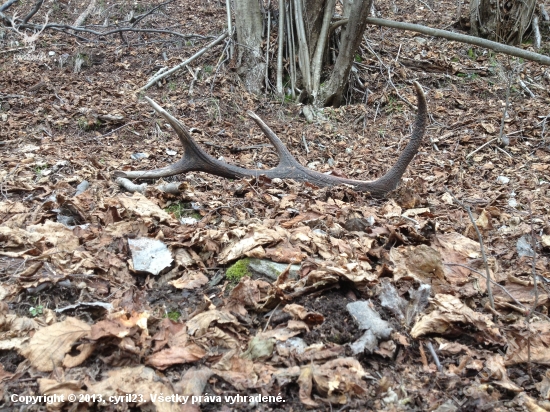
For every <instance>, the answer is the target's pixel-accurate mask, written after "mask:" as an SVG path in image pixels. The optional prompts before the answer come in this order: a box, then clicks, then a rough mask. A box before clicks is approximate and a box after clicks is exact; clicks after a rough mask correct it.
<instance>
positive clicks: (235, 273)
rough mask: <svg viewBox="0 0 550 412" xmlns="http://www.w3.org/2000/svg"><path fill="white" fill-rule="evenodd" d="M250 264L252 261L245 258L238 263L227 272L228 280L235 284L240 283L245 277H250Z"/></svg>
mask: <svg viewBox="0 0 550 412" xmlns="http://www.w3.org/2000/svg"><path fill="white" fill-rule="evenodd" d="M249 264H250V259H249V258H245V259H241V260H238V261H236V262H235V263H234V264H233V265H232V266H230V267H229V269H227V271H226V272H225V276H226V278H227V279H228V280H229V281H231V282H233V283H239V281H240V280H241V279H242V278H243V277H244V276H250V272H249V270H248V265H249Z"/></svg>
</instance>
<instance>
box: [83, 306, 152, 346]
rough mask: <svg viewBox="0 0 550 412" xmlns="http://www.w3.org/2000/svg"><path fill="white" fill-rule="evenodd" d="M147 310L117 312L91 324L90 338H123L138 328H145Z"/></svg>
mask: <svg viewBox="0 0 550 412" xmlns="http://www.w3.org/2000/svg"><path fill="white" fill-rule="evenodd" d="M148 318H149V313H148V312H141V313H133V314H131V315H128V314H126V313H125V312H117V313H113V314H110V315H109V318H108V319H105V320H102V321H99V322H97V323H96V324H94V325H92V327H91V331H90V339H92V340H99V339H101V338H105V337H115V338H124V337H126V336H129V335H132V334H134V333H135V332H136V331H137V330H138V329H141V330H147V319H148Z"/></svg>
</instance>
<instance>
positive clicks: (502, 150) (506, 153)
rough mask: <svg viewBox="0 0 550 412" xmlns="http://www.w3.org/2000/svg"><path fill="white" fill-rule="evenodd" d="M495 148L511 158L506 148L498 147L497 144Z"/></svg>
mask: <svg viewBox="0 0 550 412" xmlns="http://www.w3.org/2000/svg"><path fill="white" fill-rule="evenodd" d="M495 149H497V150H498V151H499V152H502V153H504V154H505V155H506V156H508V157H509V158H510V159H512V155H511V154H510V153H508V152H507V151H506V150H504V149H502V148H500V147H498V146H495Z"/></svg>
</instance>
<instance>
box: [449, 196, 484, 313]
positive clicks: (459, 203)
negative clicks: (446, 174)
mask: <svg viewBox="0 0 550 412" xmlns="http://www.w3.org/2000/svg"><path fill="white" fill-rule="evenodd" d="M444 187H445V186H444ZM445 191H446V192H447V193H448V194H450V195H451V197H452V198H453V200H454V201H455V202H456V203H457V204H458V205H460V206H461V207H462V208H463V209H464V210H466V212H468V216H469V217H470V221H471V222H472V226H473V227H474V229H475V231H476V233H477V238H478V240H479V247H480V249H481V256H482V258H483V263H484V264H485V272H486V276H487V277H486V281H487V283H486V285H487V295H488V296H489V302H491V308H492V309H493V310H495V299H494V298H493V290H492V289H491V272H490V271H489V263H487V256H486V255H485V247H484V246H483V237H482V236H481V232H480V231H479V228H478V227H477V224H476V221H475V219H474V216H473V215H472V210H471V209H470V206H468V205H465V204H464V203H462V202H461V201H460V200H458V199H457V198H456V197H455V195H453V194H452V193H451V191H450V190H449V189H447V188H446V187H445Z"/></svg>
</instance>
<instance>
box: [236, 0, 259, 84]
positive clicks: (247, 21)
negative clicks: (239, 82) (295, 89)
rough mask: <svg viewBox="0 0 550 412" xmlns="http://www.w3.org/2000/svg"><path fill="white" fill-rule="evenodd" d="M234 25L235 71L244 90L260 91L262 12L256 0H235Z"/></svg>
mask: <svg viewBox="0 0 550 412" xmlns="http://www.w3.org/2000/svg"><path fill="white" fill-rule="evenodd" d="M235 16H236V18H235V27H236V30H237V42H238V53H237V67H238V69H237V73H238V74H239V75H240V76H241V78H242V79H243V81H244V84H245V87H246V90H248V91H249V92H251V93H254V94H260V93H261V92H262V85H263V79H264V75H265V62H264V61H263V57H262V31H263V30H262V29H263V27H262V21H263V17H262V12H261V11H260V3H259V2H258V0H235Z"/></svg>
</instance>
